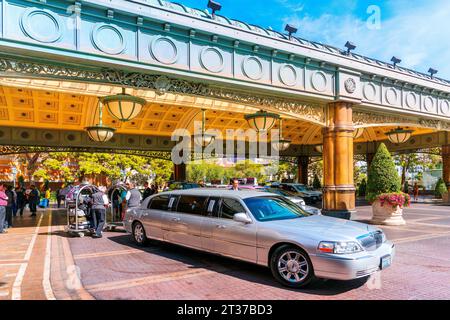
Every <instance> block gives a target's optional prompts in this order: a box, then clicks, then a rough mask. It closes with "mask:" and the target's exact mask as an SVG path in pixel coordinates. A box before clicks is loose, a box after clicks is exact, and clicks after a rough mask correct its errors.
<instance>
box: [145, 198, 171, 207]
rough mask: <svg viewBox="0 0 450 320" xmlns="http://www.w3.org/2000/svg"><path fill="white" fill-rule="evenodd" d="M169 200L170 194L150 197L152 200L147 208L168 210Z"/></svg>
mask: <svg viewBox="0 0 450 320" xmlns="http://www.w3.org/2000/svg"><path fill="white" fill-rule="evenodd" d="M169 202H170V196H168V195H163V196H158V197H155V198H153V199H152V201H150V204H149V207H148V208H149V209H154V210H165V211H167V210H169Z"/></svg>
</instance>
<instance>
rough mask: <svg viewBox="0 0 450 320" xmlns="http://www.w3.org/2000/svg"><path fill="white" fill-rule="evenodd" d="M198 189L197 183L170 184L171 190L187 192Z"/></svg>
mask: <svg viewBox="0 0 450 320" xmlns="http://www.w3.org/2000/svg"><path fill="white" fill-rule="evenodd" d="M197 188H200V185H199V184H198V183H191V182H174V183H171V184H170V189H171V190H189V189H197Z"/></svg>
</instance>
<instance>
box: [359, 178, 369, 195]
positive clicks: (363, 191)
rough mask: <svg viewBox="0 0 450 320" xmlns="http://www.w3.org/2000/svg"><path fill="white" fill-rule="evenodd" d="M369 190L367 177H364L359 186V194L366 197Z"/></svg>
mask: <svg viewBox="0 0 450 320" xmlns="http://www.w3.org/2000/svg"><path fill="white" fill-rule="evenodd" d="M366 192H367V182H366V179H363V180H362V181H361V183H360V184H359V186H358V196H360V197H365V196H366Z"/></svg>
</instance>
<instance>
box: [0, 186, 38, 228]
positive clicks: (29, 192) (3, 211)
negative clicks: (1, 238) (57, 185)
mask: <svg viewBox="0 0 450 320" xmlns="http://www.w3.org/2000/svg"><path fill="white" fill-rule="evenodd" d="M40 201H41V200H40V193H39V191H38V190H37V188H36V186H35V185H31V186H30V187H29V188H23V187H20V186H19V187H16V188H14V187H13V186H11V185H5V184H4V183H0V233H6V232H7V231H6V230H7V229H9V228H11V227H12V226H13V217H16V216H20V217H22V216H23V211H24V209H25V207H26V205H28V207H29V209H30V212H31V216H32V217H35V216H36V211H37V206H38V205H39V203H40Z"/></svg>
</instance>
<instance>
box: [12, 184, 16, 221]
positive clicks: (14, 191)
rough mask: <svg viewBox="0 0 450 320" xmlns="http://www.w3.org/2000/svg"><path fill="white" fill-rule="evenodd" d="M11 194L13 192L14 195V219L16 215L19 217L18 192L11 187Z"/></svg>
mask: <svg viewBox="0 0 450 320" xmlns="http://www.w3.org/2000/svg"><path fill="white" fill-rule="evenodd" d="M11 192H12V194H13V203H12V216H13V217H16V215H17V210H18V208H17V192H16V190H14V188H13V187H11Z"/></svg>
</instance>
